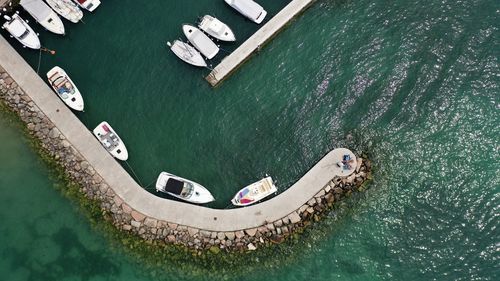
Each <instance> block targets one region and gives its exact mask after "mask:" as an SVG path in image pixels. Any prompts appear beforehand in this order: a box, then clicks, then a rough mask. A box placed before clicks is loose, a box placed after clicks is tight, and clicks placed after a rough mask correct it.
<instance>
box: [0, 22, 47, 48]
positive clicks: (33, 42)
mask: <svg viewBox="0 0 500 281" xmlns="http://www.w3.org/2000/svg"><path fill="white" fill-rule="evenodd" d="M2 28H3V29H5V30H7V31H8V32H9V33H10V34H11V35H12V36H13V37H14V38H16V40H17V41H19V42H20V43H21V44H23V45H24V46H25V47H28V48H31V49H35V50H38V49H40V47H41V44H40V39H39V38H38V35H36V33H35V32H34V31H33V29H32V28H31V26H29V25H28V23H27V22H26V21H24V20H23V19H22V18H21V17H20V16H19V15H18V14H14V15H13V16H12V19H11V20H9V21H7V22H5V23H4V24H3V25H2ZM25 32H26V33H25ZM21 34H26V35H25V36H21Z"/></svg>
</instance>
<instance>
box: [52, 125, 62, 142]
mask: <svg viewBox="0 0 500 281" xmlns="http://www.w3.org/2000/svg"><path fill="white" fill-rule="evenodd" d="M60 134H61V133H60V132H59V130H58V129H57V128H56V127H54V128H52V130H50V132H49V137H50V138H52V139H55V138H58V137H59V135H60Z"/></svg>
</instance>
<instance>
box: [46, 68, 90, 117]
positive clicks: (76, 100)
mask: <svg viewBox="0 0 500 281" xmlns="http://www.w3.org/2000/svg"><path fill="white" fill-rule="evenodd" d="M47 78H48V79H49V83H50V86H51V87H52V89H54V91H55V92H56V93H57V95H58V96H59V97H60V98H61V99H62V100H63V102H64V103H65V104H67V105H68V106H69V107H70V108H72V109H74V110H77V111H83V106H84V105H83V98H82V95H81V94H80V91H78V88H76V85H75V83H73V81H72V80H71V78H69V76H68V74H66V72H65V71H64V70H63V69H62V68H60V67H59V66H55V67H53V68H52V69H51V70H49V72H47Z"/></svg>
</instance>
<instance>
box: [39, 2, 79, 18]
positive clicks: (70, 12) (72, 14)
mask: <svg viewBox="0 0 500 281" xmlns="http://www.w3.org/2000/svg"><path fill="white" fill-rule="evenodd" d="M45 1H47V4H49V6H50V7H51V8H52V9H54V11H56V13H58V14H59V15H60V16H61V17H63V18H65V19H67V20H69V21H70V22H72V23H77V22H79V21H80V20H82V18H83V12H82V10H80V8H78V6H77V5H76V4H75V3H73V2H72V1H71V0H45Z"/></svg>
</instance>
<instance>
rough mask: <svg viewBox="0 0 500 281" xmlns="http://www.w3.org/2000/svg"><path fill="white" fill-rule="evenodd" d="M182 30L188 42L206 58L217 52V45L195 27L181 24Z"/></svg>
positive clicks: (213, 55) (210, 57)
mask: <svg viewBox="0 0 500 281" xmlns="http://www.w3.org/2000/svg"><path fill="white" fill-rule="evenodd" d="M182 31H183V32H184V35H185V36H186V38H187V39H188V40H189V42H190V43H191V44H193V46H194V47H195V48H196V49H198V50H199V51H200V52H201V53H202V54H203V55H204V56H205V57H206V58H207V59H212V58H213V57H215V56H216V55H217V53H219V47H217V45H215V43H214V42H213V41H212V40H211V39H210V38H209V37H208V36H207V35H205V33H203V32H202V31H201V30H199V29H198V28H197V27H194V26H192V25H190V24H183V25H182Z"/></svg>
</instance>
